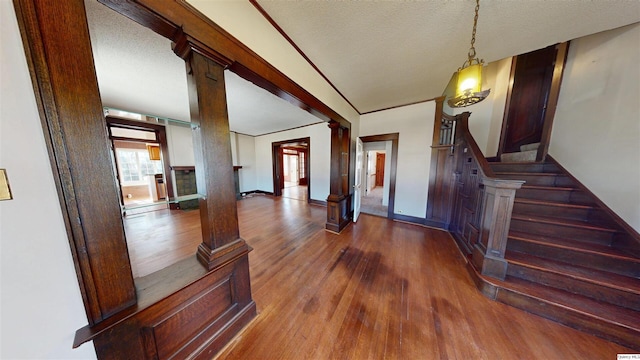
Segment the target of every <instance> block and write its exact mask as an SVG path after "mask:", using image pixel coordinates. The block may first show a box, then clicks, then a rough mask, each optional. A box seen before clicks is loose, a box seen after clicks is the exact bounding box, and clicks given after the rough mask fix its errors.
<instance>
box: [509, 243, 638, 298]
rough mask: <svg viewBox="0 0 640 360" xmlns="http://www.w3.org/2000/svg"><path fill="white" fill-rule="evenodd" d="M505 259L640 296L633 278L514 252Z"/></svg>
mask: <svg viewBox="0 0 640 360" xmlns="http://www.w3.org/2000/svg"><path fill="white" fill-rule="evenodd" d="M505 259H506V260H507V261H508V262H509V263H513V264H517V265H520V266H524V267H528V268H533V269H536V270H540V271H546V272H552V273H556V274H561V275H564V276H567V277H569V278H571V279H577V280H581V281H585V282H590V283H593V284H597V285H600V286H604V287H609V288H613V289H618V290H621V291H626V292H631V293H634V294H637V295H638V296H640V280H638V279H634V278H632V277H628V276H624V275H618V274H615V273H611V272H606V271H601V270H596V269H592V268H586V267H582V266H577V265H572V264H568V263H563V262H560V261H554V260H549V259H545V258H541V257H537V256H533V255H528V254H522V253H519V252H513V251H508V252H507V255H506V256H505Z"/></svg>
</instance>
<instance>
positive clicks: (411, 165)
mask: <svg viewBox="0 0 640 360" xmlns="http://www.w3.org/2000/svg"><path fill="white" fill-rule="evenodd" d="M434 114H435V102H433V101H429V102H425V103H420V104H415V105H409V106H403V107H400V108H395V109H391V110H385V111H379V112H375V113H371V114H365V115H362V118H361V119H360V136H369V135H380V134H388V133H399V139H398V169H397V173H396V197H395V205H394V207H395V213H397V214H402V215H408V216H413V217H419V218H424V217H425V213H426V207H427V190H428V187H429V166H430V163H431V149H430V146H431V137H432V134H433V118H434Z"/></svg>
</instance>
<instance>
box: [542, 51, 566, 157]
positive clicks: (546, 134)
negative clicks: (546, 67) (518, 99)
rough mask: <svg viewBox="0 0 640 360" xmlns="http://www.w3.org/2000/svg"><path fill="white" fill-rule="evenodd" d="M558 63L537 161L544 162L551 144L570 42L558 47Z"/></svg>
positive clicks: (554, 73)
mask: <svg viewBox="0 0 640 360" xmlns="http://www.w3.org/2000/svg"><path fill="white" fill-rule="evenodd" d="M556 48H557V50H558V51H557V53H556V61H555V65H554V69H553V78H552V79H551V90H550V91H549V100H547V112H546V114H545V118H544V126H543V128H542V139H541V140H540V146H539V147H538V154H537V156H536V161H544V159H545V158H546V157H547V153H548V151H549V144H550V143H551V129H552V127H553V120H554V119H555V116H556V108H557V106H558V98H559V97H560V86H561V85H562V76H563V75H564V66H565V64H566V62H567V54H568V53H569V42H563V43H560V44H558V45H557V46H556Z"/></svg>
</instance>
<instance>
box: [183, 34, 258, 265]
mask: <svg viewBox="0 0 640 360" xmlns="http://www.w3.org/2000/svg"><path fill="white" fill-rule="evenodd" d="M174 52H175V53H176V54H177V55H178V56H180V57H182V58H183V59H184V60H185V61H186V65H187V84H188V90H189V108H190V112H191V123H192V130H193V147H194V152H195V154H194V155H195V163H196V185H197V188H198V194H199V195H200V199H199V205H200V219H201V223H202V243H201V244H200V246H199V247H198V252H197V256H198V260H199V261H200V262H201V263H202V264H203V265H204V266H205V267H206V268H207V269H209V270H212V269H214V268H217V267H220V266H222V265H224V264H226V263H228V262H229V261H231V260H233V259H235V258H237V257H238V256H241V255H243V254H246V253H248V252H249V247H248V246H247V244H246V242H245V241H244V240H243V239H241V238H240V234H239V230H238V212H237V207H236V191H235V184H234V180H233V176H234V175H233V161H232V159H231V139H230V132H229V119H228V114H227V100H226V92H225V84H224V68H225V67H226V66H228V65H229V64H231V61H230V60H228V59H225V58H223V57H222V56H220V55H219V54H211V53H208V52H206V50H203V49H201V48H198V45H197V44H194V43H193V42H192V39H190V38H189V37H188V36H186V35H183V36H181V37H180V38H179V39H178V41H177V42H176V43H175V45H174Z"/></svg>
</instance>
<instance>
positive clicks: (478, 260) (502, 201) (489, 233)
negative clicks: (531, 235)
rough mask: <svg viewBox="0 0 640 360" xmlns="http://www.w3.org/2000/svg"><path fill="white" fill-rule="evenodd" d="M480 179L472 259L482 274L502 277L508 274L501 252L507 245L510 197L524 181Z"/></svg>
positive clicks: (513, 196)
mask: <svg viewBox="0 0 640 360" xmlns="http://www.w3.org/2000/svg"><path fill="white" fill-rule="evenodd" d="M481 183H482V184H483V185H484V196H483V199H482V214H483V215H482V219H481V222H480V241H478V242H477V243H476V244H475V246H474V248H473V256H472V261H473V265H474V266H475V267H476V269H479V270H480V272H481V273H482V275H487V276H491V277H495V278H498V279H504V278H505V276H506V275H507V262H506V260H505V259H504V253H505V250H506V249H507V236H508V234H509V226H510V224H511V212H512V211H513V201H514V199H515V196H516V190H517V189H519V188H520V187H521V186H522V184H523V183H524V181H521V180H499V179H492V178H484V179H482V180H481Z"/></svg>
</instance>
